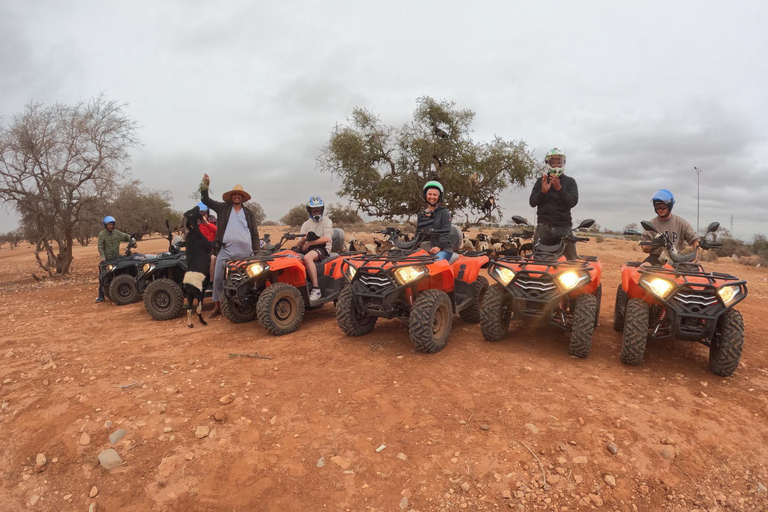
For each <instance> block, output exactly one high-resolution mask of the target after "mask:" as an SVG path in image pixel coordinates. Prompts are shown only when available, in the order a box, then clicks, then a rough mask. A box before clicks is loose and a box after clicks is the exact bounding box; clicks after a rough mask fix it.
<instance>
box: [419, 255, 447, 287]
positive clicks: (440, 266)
mask: <svg viewBox="0 0 768 512" xmlns="http://www.w3.org/2000/svg"><path fill="white" fill-rule="evenodd" d="M427 271H428V272H429V277H427V278H426V279H422V280H420V281H419V282H418V283H417V284H416V291H417V292H421V291H424V290H443V291H444V292H446V293H451V292H453V269H452V268H451V265H450V264H449V263H448V262H447V261H446V260H440V261H435V262H434V263H431V264H430V265H427Z"/></svg>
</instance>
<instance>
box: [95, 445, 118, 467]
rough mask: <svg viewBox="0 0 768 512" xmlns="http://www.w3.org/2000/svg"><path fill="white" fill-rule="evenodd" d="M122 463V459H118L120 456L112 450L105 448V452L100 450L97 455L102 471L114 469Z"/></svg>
mask: <svg viewBox="0 0 768 512" xmlns="http://www.w3.org/2000/svg"><path fill="white" fill-rule="evenodd" d="M122 463H123V459H121V458H120V455H119V454H118V453H117V451H115V449H114V448H107V449H106V450H102V452H101V453H100V454H99V464H101V466H102V467H103V468H104V469H107V470H110V469H115V468H116V467H118V466H120V464H122Z"/></svg>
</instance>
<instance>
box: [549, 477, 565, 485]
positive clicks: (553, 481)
mask: <svg viewBox="0 0 768 512" xmlns="http://www.w3.org/2000/svg"><path fill="white" fill-rule="evenodd" d="M561 478H562V477H561V476H560V475H549V476H548V477H547V483H549V484H550V485H555V484H556V483H558V482H560V480H561Z"/></svg>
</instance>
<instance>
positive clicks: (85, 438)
mask: <svg viewBox="0 0 768 512" xmlns="http://www.w3.org/2000/svg"><path fill="white" fill-rule="evenodd" d="M79 443H80V446H88V445H89V444H91V436H90V435H89V434H88V432H83V433H82V434H80V441H79Z"/></svg>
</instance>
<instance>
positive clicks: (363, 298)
mask: <svg viewBox="0 0 768 512" xmlns="http://www.w3.org/2000/svg"><path fill="white" fill-rule="evenodd" d="M431 234H437V232H436V231H429V232H422V233H418V234H417V235H416V237H415V238H414V240H413V241H411V242H402V241H394V246H395V248H393V249H391V250H388V251H384V252H382V253H381V254H365V255H356V256H351V257H347V258H344V261H343V263H342V270H343V273H344V275H345V277H346V278H347V280H348V282H349V284H348V286H346V287H345V288H344V289H343V290H342V292H341V295H340V296H339V300H338V302H337V304H336V320H337V321H338V323H339V327H340V328H341V330H342V331H344V333H345V334H346V335H347V336H364V335H366V334H368V333H370V332H371V331H372V330H373V328H374V326H375V325H376V321H377V320H378V319H379V318H399V319H401V320H403V321H405V322H406V323H407V324H408V333H409V335H410V338H411V343H413V348H414V349H415V350H416V351H417V352H427V353H435V352H439V351H441V350H442V349H443V348H445V345H446V343H447V342H448V337H449V335H450V333H451V324H452V322H453V315H454V313H457V312H458V313H459V315H461V318H462V319H463V320H464V321H466V322H474V323H477V322H479V321H480V306H481V304H482V301H483V297H484V296H485V292H486V290H487V289H488V280H487V279H485V277H483V276H481V275H479V272H480V267H481V266H482V265H484V264H486V263H487V262H488V256H487V255H486V254H485V253H484V252H482V253H479V252H467V253H462V254H459V253H457V252H454V253H453V254H452V256H451V258H450V260H439V261H438V260H437V256H436V255H432V254H429V252H428V251H427V250H425V249H424V248H422V243H423V242H424V241H425V240H426V238H427V237H428V236H429V235H431ZM460 240H461V230H459V228H458V227H457V226H453V227H452V229H451V241H452V244H453V247H454V249H455V248H457V246H458V245H459V241H460Z"/></svg>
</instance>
